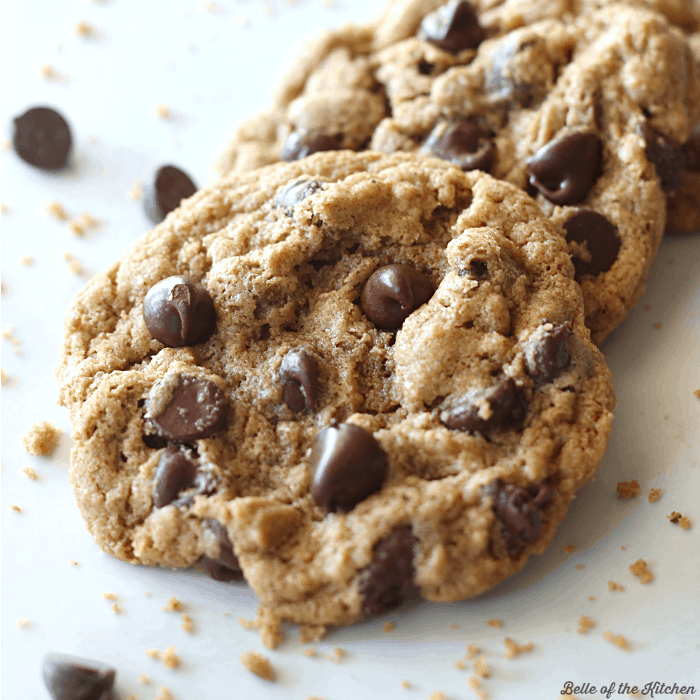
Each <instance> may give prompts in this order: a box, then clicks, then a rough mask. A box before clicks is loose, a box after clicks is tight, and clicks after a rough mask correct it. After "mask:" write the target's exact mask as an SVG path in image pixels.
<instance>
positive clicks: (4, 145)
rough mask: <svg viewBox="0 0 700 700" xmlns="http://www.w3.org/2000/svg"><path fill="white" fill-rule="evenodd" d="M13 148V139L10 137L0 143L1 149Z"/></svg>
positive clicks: (8, 149)
mask: <svg viewBox="0 0 700 700" xmlns="http://www.w3.org/2000/svg"><path fill="white" fill-rule="evenodd" d="M10 150H12V141H10V139H3V140H2V143H0V151H10Z"/></svg>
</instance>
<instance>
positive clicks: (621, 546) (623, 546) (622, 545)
mask: <svg viewBox="0 0 700 700" xmlns="http://www.w3.org/2000/svg"><path fill="white" fill-rule="evenodd" d="M620 549H621V550H622V551H623V552H626V551H627V547H625V545H624V544H621V545H620Z"/></svg>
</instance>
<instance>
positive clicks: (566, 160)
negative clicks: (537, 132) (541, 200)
mask: <svg viewBox="0 0 700 700" xmlns="http://www.w3.org/2000/svg"><path fill="white" fill-rule="evenodd" d="M600 156H601V143H600V139H599V138H598V137H597V136H596V135H595V134H570V135H569V136H564V137H562V138H560V139H558V140H557V141H551V142H550V143H548V144H547V145H546V146H543V147H542V148H540V150H539V151H537V153H535V155H534V156H533V157H532V158H530V160H528V162H527V164H528V167H529V168H530V184H531V185H534V186H535V187H536V188H537V189H538V190H539V191H540V192H541V193H542V194H543V195H544V196H545V197H546V198H547V199H549V200H550V201H551V202H554V203H555V204H575V203H576V202H580V201H581V200H582V199H584V198H585V197H586V195H588V193H589V192H590V189H591V187H593V183H594V182H595V181H596V179H597V177H598V168H599V165H600Z"/></svg>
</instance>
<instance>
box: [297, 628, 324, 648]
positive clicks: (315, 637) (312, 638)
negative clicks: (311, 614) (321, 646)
mask: <svg viewBox="0 0 700 700" xmlns="http://www.w3.org/2000/svg"><path fill="white" fill-rule="evenodd" d="M326 632H328V628H327V627H326V626H325V625H301V626H300V627H299V641H300V642H301V643H302V644H308V643H309V642H320V641H321V640H322V639H323V638H324V637H325V636H326Z"/></svg>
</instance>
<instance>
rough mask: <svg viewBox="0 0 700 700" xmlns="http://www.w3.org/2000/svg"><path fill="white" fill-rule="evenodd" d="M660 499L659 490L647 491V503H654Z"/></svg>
mask: <svg viewBox="0 0 700 700" xmlns="http://www.w3.org/2000/svg"><path fill="white" fill-rule="evenodd" d="M660 498H661V489H651V490H650V491H649V503H656V502H657V501H658V500H659V499H660Z"/></svg>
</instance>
